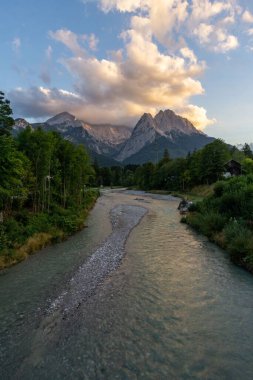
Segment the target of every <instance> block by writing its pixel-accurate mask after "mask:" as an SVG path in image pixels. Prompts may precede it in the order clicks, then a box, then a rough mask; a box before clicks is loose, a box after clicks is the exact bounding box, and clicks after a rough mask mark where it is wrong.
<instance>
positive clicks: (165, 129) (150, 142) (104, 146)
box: [14, 110, 213, 166]
mask: <svg viewBox="0 0 253 380" xmlns="http://www.w3.org/2000/svg"><path fill="white" fill-rule="evenodd" d="M27 125H28V123H27V121H26V120H24V119H16V121H15V126H14V133H15V134H17V133H18V131H20V130H22V129H24V128H25V127H26V126H27ZM39 126H40V127H41V128H43V129H45V130H47V131H56V132H58V133H60V134H61V135H62V136H63V137H64V138H65V139H67V140H69V141H72V142H73V143H76V144H83V145H84V146H85V147H86V148H87V149H88V151H89V152H90V154H91V155H92V156H93V158H96V159H97V160H98V161H99V163H100V164H101V165H103V164H105V165H108V166H110V165H117V164H126V163H133V164H139V163H144V162H147V161H153V162H156V161H157V160H158V159H160V158H161V157H162V155H163V151H164V149H165V148H167V149H169V152H170V155H171V156H172V157H180V156H181V157H182V156H185V155H186V154H187V153H188V152H190V151H193V150H195V149H199V148H201V147H203V146H204V145H206V144H208V143H210V142H212V141H213V138H212V137H208V136H206V135H205V134H204V133H202V132H200V131H198V130H197V129H196V128H195V127H194V126H193V125H192V123H190V122H189V120H187V119H185V118H183V117H181V116H178V115H176V114H175V113H174V112H173V111H171V110H166V111H160V112H159V113H158V114H157V115H156V116H155V117H153V116H152V115H151V114H148V113H145V114H144V115H143V116H142V117H141V118H140V120H139V121H138V123H137V124H136V126H135V127H134V128H131V127H128V126H124V125H110V124H90V123H88V122H85V121H82V120H78V119H76V117H75V116H74V115H71V114H69V113H68V112H62V113H60V114H58V115H56V116H54V117H52V118H50V119H48V120H47V121H46V122H44V123H40V124H39V123H36V124H32V128H38V127H39Z"/></svg>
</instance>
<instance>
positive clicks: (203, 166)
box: [200, 139, 230, 184]
mask: <svg viewBox="0 0 253 380" xmlns="http://www.w3.org/2000/svg"><path fill="white" fill-rule="evenodd" d="M229 159H230V152H229V148H228V146H227V144H225V143H224V141H222V140H221V139H216V140H214V141H213V142H212V143H210V144H208V145H206V146H205V147H204V148H203V149H202V150H201V163H200V176H201V179H202V182H204V183H207V184H209V183H212V182H215V181H217V180H218V179H220V178H221V177H222V174H223V173H224V165H225V163H226V161H228V160H229Z"/></svg>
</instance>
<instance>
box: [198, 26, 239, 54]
mask: <svg viewBox="0 0 253 380" xmlns="http://www.w3.org/2000/svg"><path fill="white" fill-rule="evenodd" d="M194 34H195V35H196V36H198V39H199V42H200V43H201V44H202V45H205V46H208V47H209V48H210V50H213V51H214V52H221V53H226V52H228V51H230V50H234V49H236V48H237V47H238V46H239V42H238V39H237V37H235V36H233V35H229V34H227V32H226V30H225V29H223V28H218V27H216V28H215V27H214V26H213V25H210V24H205V23H201V24H200V25H199V26H198V27H196V28H195V29H194Z"/></svg>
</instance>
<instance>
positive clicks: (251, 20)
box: [242, 10, 253, 24]
mask: <svg viewBox="0 0 253 380" xmlns="http://www.w3.org/2000/svg"><path fill="white" fill-rule="evenodd" d="M242 21H244V22H246V23H248V24H253V14H252V13H251V12H250V11H248V10H246V11H244V12H243V14H242Z"/></svg>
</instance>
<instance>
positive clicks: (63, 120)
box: [46, 112, 76, 125]
mask: <svg viewBox="0 0 253 380" xmlns="http://www.w3.org/2000/svg"><path fill="white" fill-rule="evenodd" d="M75 120H76V117H75V116H74V115H71V114H70V113H68V112H61V113H59V114H57V115H55V116H53V117H51V118H50V119H48V120H47V121H46V123H47V124H48V125H57V124H71V123H73V122H74V121H75Z"/></svg>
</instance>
